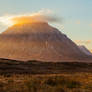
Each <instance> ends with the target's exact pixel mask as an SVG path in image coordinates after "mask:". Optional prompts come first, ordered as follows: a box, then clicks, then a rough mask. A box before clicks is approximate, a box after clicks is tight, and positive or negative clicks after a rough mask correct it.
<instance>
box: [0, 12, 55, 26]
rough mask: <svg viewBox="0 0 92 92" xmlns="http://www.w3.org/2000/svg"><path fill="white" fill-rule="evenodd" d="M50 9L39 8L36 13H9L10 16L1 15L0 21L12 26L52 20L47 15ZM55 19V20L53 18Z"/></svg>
mask: <svg viewBox="0 0 92 92" xmlns="http://www.w3.org/2000/svg"><path fill="white" fill-rule="evenodd" d="M51 13H52V11H50V10H40V11H38V12H36V13H31V14H30V13H29V14H21V15H20V14H19V15H10V16H2V17H0V22H1V23H3V24H5V25H7V26H12V25H15V24H23V23H33V22H37V21H45V22H47V21H54V20H55V19H54V18H52V17H49V16H48V15H50V14H51ZM55 21H56V20H55Z"/></svg>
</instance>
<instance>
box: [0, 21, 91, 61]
mask: <svg viewBox="0 0 92 92" xmlns="http://www.w3.org/2000/svg"><path fill="white" fill-rule="evenodd" d="M0 58H7V59H15V60H23V61H27V60H41V61H53V62H54V61H55V62H56V61H60V62H61V61H74V60H83V59H85V58H86V59H87V58H89V56H87V55H86V54H85V53H84V52H82V51H81V50H80V49H79V47H78V46H77V45H76V44H75V43H74V42H73V41H72V40H71V39H69V38H68V37H67V36H66V35H64V34H63V33H61V32H60V31H59V30H58V29H56V28H54V27H52V26H50V25H49V24H48V23H45V22H36V23H26V24H20V25H13V26H12V27H9V28H8V29H7V30H6V31H5V32H3V33H2V34H1V35H0ZM91 59H92V58H91Z"/></svg>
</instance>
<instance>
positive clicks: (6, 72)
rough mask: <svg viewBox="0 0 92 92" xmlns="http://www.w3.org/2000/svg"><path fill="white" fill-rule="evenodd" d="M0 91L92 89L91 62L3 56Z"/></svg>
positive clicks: (87, 91) (73, 91)
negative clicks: (30, 59) (41, 60)
mask: <svg viewBox="0 0 92 92" xmlns="http://www.w3.org/2000/svg"><path fill="white" fill-rule="evenodd" d="M0 92H92V63H81V62H71V63H70V62H63V63H60V62H57V63H55V62H40V61H39V62H38V61H28V62H20V61H16V60H8V59H0Z"/></svg>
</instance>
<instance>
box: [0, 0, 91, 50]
mask: <svg viewBox="0 0 92 92" xmlns="http://www.w3.org/2000/svg"><path fill="white" fill-rule="evenodd" d="M41 10H44V11H45V10H50V11H51V12H53V16H55V17H58V18H59V19H60V20H61V22H59V23H50V24H51V25H53V26H54V27H57V28H58V29H59V30H60V31H61V32H63V33H65V34H66V35H67V36H68V37H69V38H70V39H72V40H73V41H74V42H76V43H77V44H78V45H85V46H86V47H87V48H88V49H89V50H92V11H91V10H92V0H0V17H2V16H6V15H17V14H19V15H21V14H28V13H35V12H38V11H41ZM6 28H7V25H4V24H2V23H1V22H0V32H2V31H4V30H5V29H6Z"/></svg>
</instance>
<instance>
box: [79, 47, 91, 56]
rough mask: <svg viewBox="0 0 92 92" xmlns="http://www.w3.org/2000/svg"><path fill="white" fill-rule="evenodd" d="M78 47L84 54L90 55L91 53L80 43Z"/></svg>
mask: <svg viewBox="0 0 92 92" xmlns="http://www.w3.org/2000/svg"><path fill="white" fill-rule="evenodd" d="M79 48H80V49H81V51H83V52H84V53H85V54H87V55H91V56H92V53H91V52H90V51H89V50H88V49H87V48H86V47H85V46H83V45H80V46H79Z"/></svg>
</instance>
